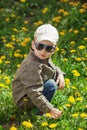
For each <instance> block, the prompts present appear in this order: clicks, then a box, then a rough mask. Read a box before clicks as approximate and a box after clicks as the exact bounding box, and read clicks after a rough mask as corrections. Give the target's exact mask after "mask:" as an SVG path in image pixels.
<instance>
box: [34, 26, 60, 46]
mask: <svg viewBox="0 0 87 130" xmlns="http://www.w3.org/2000/svg"><path fill="white" fill-rule="evenodd" d="M34 37H35V40H36V42H40V41H42V40H48V41H50V42H52V44H53V45H56V43H57V41H58V39H59V34H58V31H57V29H56V28H55V27H54V26H52V25H51V24H43V25H41V26H39V27H38V28H37V29H36V31H35V34H34Z"/></svg>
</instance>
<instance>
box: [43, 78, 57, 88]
mask: <svg viewBox="0 0 87 130" xmlns="http://www.w3.org/2000/svg"><path fill="white" fill-rule="evenodd" d="M44 89H47V90H48V91H49V90H56V89H57V84H56V82H55V81H54V80H53V79H49V80H48V81H46V82H45V83H44Z"/></svg>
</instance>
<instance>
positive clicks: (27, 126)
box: [22, 120, 33, 128]
mask: <svg viewBox="0 0 87 130" xmlns="http://www.w3.org/2000/svg"><path fill="white" fill-rule="evenodd" d="M22 125H23V126H25V127H26V128H32V127H33V125H32V123H31V122H30V120H29V121H23V122H22Z"/></svg>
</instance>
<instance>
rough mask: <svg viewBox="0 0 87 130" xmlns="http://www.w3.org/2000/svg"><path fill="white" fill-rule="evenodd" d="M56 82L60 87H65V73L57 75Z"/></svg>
mask: <svg viewBox="0 0 87 130" xmlns="http://www.w3.org/2000/svg"><path fill="white" fill-rule="evenodd" d="M56 84H59V87H58V89H63V88H64V86H65V81H64V75H63V74H59V76H58V77H57V80H56Z"/></svg>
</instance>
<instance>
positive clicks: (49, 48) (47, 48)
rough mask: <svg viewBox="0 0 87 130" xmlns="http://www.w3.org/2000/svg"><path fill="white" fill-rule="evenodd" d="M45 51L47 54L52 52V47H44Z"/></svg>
mask: <svg viewBox="0 0 87 130" xmlns="http://www.w3.org/2000/svg"><path fill="white" fill-rule="evenodd" d="M46 51H47V52H53V51H54V48H53V47H52V46H47V47H46Z"/></svg>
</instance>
